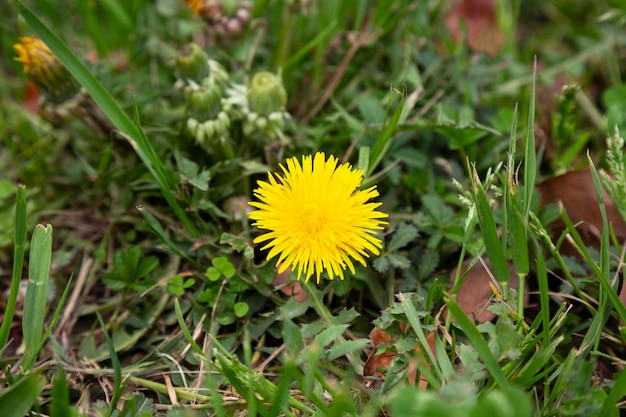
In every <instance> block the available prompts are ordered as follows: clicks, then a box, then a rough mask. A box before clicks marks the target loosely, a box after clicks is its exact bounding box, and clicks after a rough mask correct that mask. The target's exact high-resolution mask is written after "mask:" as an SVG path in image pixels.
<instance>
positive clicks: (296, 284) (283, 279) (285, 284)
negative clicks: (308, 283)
mask: <svg viewBox="0 0 626 417" xmlns="http://www.w3.org/2000/svg"><path fill="white" fill-rule="evenodd" d="M276 270H277V271H278V269H276ZM289 274H291V267H289V268H287V269H285V270H284V271H283V272H281V273H280V274H279V273H277V274H276V278H274V282H273V284H274V288H278V289H279V290H280V291H281V292H282V293H283V294H285V295H287V296H289V297H293V298H294V299H295V300H296V301H298V302H299V303H303V302H305V301H306V300H307V297H308V295H307V293H306V291H305V290H304V288H302V284H300V281H289Z"/></svg>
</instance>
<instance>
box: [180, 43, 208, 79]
mask: <svg viewBox="0 0 626 417" xmlns="http://www.w3.org/2000/svg"><path fill="white" fill-rule="evenodd" d="M176 68H177V69H178V73H179V74H180V77H181V78H183V79H185V80H192V81H196V82H200V81H202V80H203V79H204V78H206V77H208V76H209V73H210V69H209V56H208V55H207V54H206V52H204V51H203V50H202V48H200V46H198V45H197V44H195V43H190V44H187V45H185V47H184V48H183V49H182V50H181V51H179V52H178V53H177V54H176Z"/></svg>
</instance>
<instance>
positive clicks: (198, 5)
mask: <svg viewBox="0 0 626 417" xmlns="http://www.w3.org/2000/svg"><path fill="white" fill-rule="evenodd" d="M183 1H184V2H185V3H187V6H189V8H190V9H191V10H193V12H194V14H197V15H198V14H202V11H203V10H204V0H183Z"/></svg>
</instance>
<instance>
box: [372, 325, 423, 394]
mask: <svg viewBox="0 0 626 417" xmlns="http://www.w3.org/2000/svg"><path fill="white" fill-rule="evenodd" d="M369 337H370V342H371V344H372V346H374V348H373V349H372V352H371V353H370V355H369V357H368V358H367V360H366V361H365V365H364V366H363V375H364V376H375V377H378V378H380V379H381V380H383V379H385V374H386V372H387V369H389V366H390V365H391V362H392V361H393V358H394V357H395V356H396V352H395V351H390V350H387V351H385V352H382V353H380V354H379V353H378V347H379V346H380V345H385V346H390V345H392V344H393V339H392V337H391V336H389V335H388V334H387V333H386V332H385V331H384V330H381V329H379V328H377V327H374V329H372V331H371V332H370V334H369ZM426 340H427V342H428V347H429V348H430V350H431V351H432V352H433V353H434V352H435V332H433V331H430V332H428V334H427V335H426ZM415 350H416V353H417V356H416V357H415V358H413V359H412V360H411V361H410V362H409V368H408V372H407V379H408V380H409V383H410V384H411V385H415V379H416V377H417V370H418V369H419V366H418V361H419V360H423V359H420V358H424V357H425V355H423V354H421V350H420V348H419V347H418V348H416V349H415ZM428 366H429V365H428ZM429 367H430V366H429ZM417 386H418V387H419V388H421V389H426V387H428V381H427V380H426V378H424V376H423V375H420V378H419V381H418V385H417Z"/></svg>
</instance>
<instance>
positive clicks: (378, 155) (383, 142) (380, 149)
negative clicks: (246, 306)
mask: <svg viewBox="0 0 626 417" xmlns="http://www.w3.org/2000/svg"><path fill="white" fill-rule="evenodd" d="M398 94H399V95H400V103H398V106H397V107H396V110H395V111H394V112H393V116H391V120H390V121H389V123H386V120H385V123H384V125H383V129H382V131H381V132H380V135H378V138H377V139H376V142H375V143H374V146H372V149H371V151H370V159H369V164H368V170H367V172H366V173H365V178H369V177H370V176H371V175H372V172H374V170H375V169H376V168H377V167H378V164H380V162H381V161H382V160H383V157H384V156H385V152H387V149H388V148H389V142H390V141H391V138H392V137H393V134H394V133H395V131H396V127H397V126H398V121H399V120H400V115H401V114H402V108H403V107H404V99H405V94H402V93H398ZM391 97H392V95H391V94H390V95H389V103H388V104H387V106H388V107H387V111H389V108H390V107H391ZM385 119H386V116H385ZM367 185H369V184H367ZM367 185H363V187H365V188H366V187H367Z"/></svg>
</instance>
